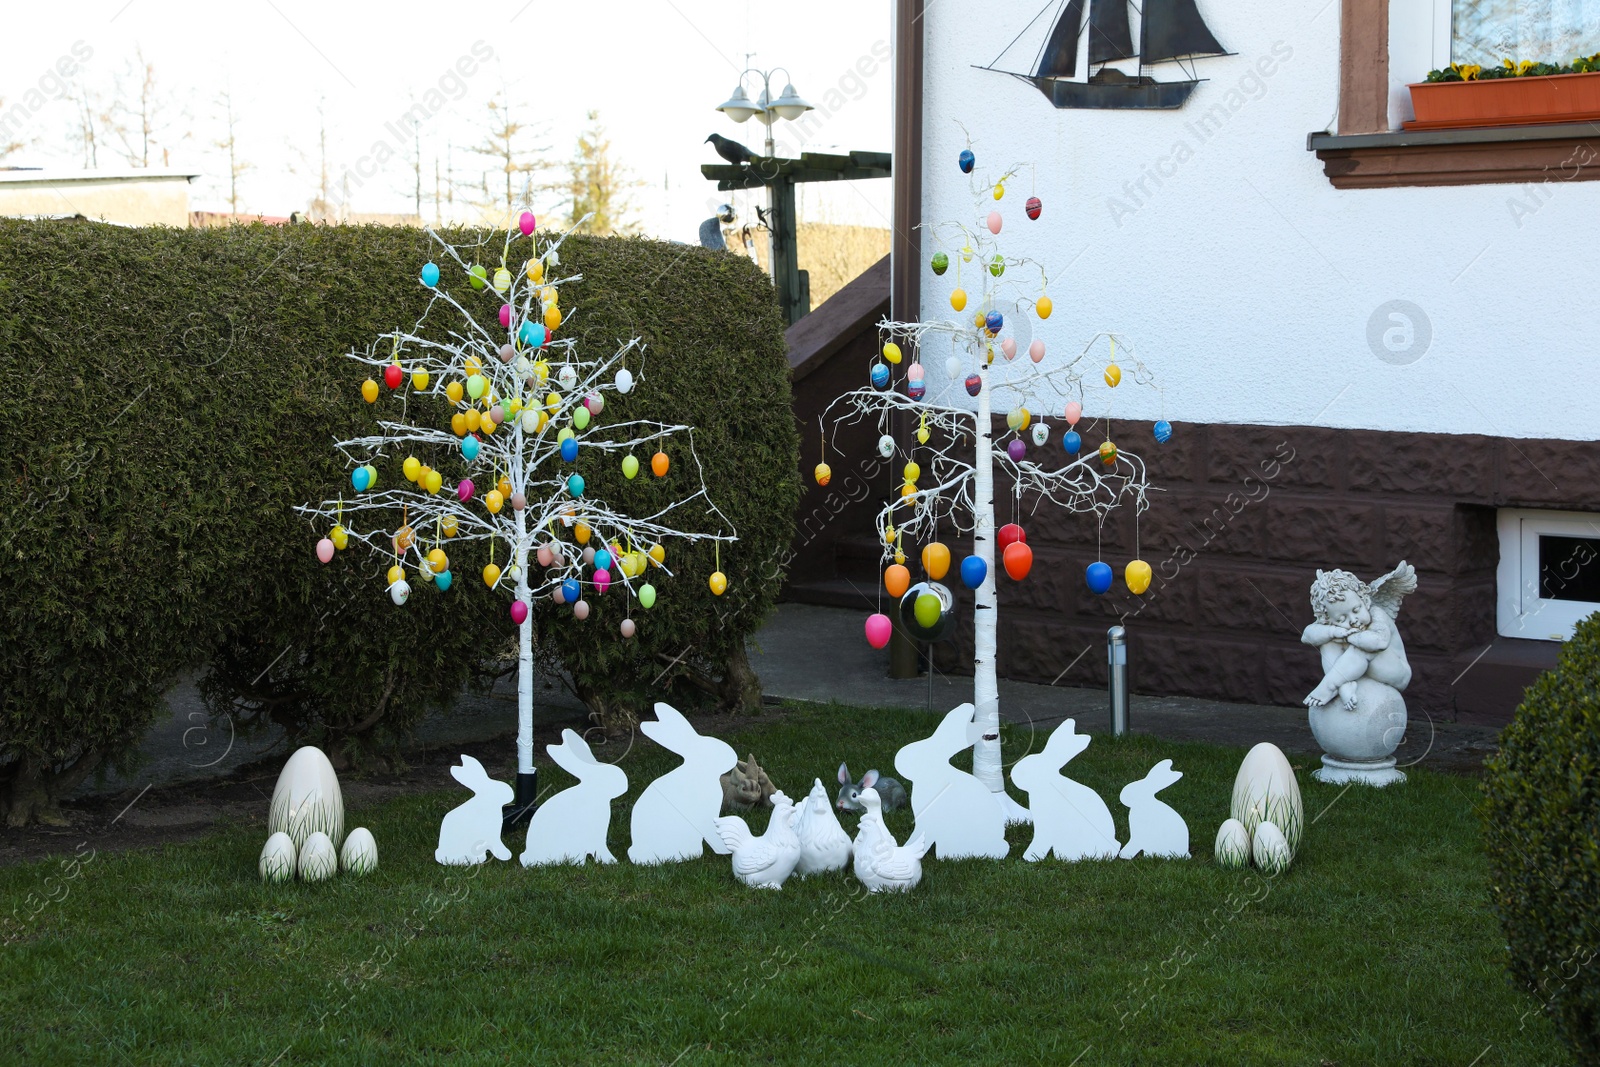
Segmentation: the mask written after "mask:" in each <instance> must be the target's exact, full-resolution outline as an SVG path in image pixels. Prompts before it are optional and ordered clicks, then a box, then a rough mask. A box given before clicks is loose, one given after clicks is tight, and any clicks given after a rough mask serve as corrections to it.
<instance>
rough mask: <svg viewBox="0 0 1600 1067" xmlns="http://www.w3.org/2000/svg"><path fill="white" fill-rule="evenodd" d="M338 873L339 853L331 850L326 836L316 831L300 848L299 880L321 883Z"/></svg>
mask: <svg viewBox="0 0 1600 1067" xmlns="http://www.w3.org/2000/svg"><path fill="white" fill-rule="evenodd" d="M338 871H339V853H337V852H335V851H334V849H333V842H332V841H330V840H328V835H327V834H325V833H323V832H322V831H321V830H318V831H317V832H316V833H314V834H312V835H311V836H310V837H308V838H306V843H305V844H303V845H301V846H300V880H301V881H302V882H323V881H326V880H328V879H329V878H332V877H333V876H334V875H335V874H337V873H338Z"/></svg>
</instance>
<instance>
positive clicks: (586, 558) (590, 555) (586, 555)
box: [583, 545, 594, 564]
mask: <svg viewBox="0 0 1600 1067" xmlns="http://www.w3.org/2000/svg"><path fill="white" fill-rule="evenodd" d="M583 562H585V563H589V564H592V563H594V546H593V545H590V546H589V547H588V548H585V549H584V550H583Z"/></svg>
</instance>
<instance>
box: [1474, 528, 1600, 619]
mask: <svg viewBox="0 0 1600 1067" xmlns="http://www.w3.org/2000/svg"><path fill="white" fill-rule="evenodd" d="M1499 527H1500V567H1499V571H1498V572H1497V575H1496V587H1497V598H1498V601H1499V606H1498V610H1497V612H1496V621H1497V624H1498V626H1497V628H1498V630H1499V633H1500V636H1502V637H1521V638H1527V639H1532V640H1535V641H1565V640H1567V639H1568V638H1569V637H1571V636H1572V630H1573V627H1575V626H1576V625H1577V624H1578V623H1579V622H1580V621H1582V620H1583V619H1585V618H1587V617H1588V616H1590V615H1592V614H1593V613H1594V612H1596V611H1600V514H1594V513H1589V512H1580V511H1529V510H1521V509H1514V508H1504V509H1501V511H1500V514H1499Z"/></svg>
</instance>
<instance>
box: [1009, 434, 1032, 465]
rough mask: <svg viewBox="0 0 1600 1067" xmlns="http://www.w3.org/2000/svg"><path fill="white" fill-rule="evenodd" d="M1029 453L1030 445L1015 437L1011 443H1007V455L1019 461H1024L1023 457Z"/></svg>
mask: <svg viewBox="0 0 1600 1067" xmlns="http://www.w3.org/2000/svg"><path fill="white" fill-rule="evenodd" d="M1027 454H1028V446H1027V445H1025V444H1023V443H1022V442H1021V441H1020V440H1018V439H1017V438H1015V437H1013V438H1012V439H1011V443H1010V444H1008V445H1006V455H1008V456H1010V457H1011V458H1012V460H1014V461H1015V462H1017V463H1021V462H1022V457H1023V456H1025V455H1027Z"/></svg>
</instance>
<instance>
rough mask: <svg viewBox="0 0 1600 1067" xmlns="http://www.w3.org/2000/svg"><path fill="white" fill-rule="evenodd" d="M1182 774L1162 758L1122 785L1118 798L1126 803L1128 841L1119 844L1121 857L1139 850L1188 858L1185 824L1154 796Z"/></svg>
mask: <svg viewBox="0 0 1600 1067" xmlns="http://www.w3.org/2000/svg"><path fill="white" fill-rule="evenodd" d="M1182 777H1183V772H1182V771H1175V770H1173V769H1172V761H1171V760H1169V759H1164V760H1162V761H1161V762H1160V763H1158V764H1156V765H1155V766H1154V767H1151V768H1150V773H1149V774H1146V775H1145V776H1144V777H1143V778H1141V779H1140V780H1139V781H1137V782H1129V783H1128V784H1127V785H1125V786H1123V787H1122V794H1121V797H1120V799H1121V800H1122V802H1123V803H1124V804H1126V805H1127V806H1128V843H1127V844H1126V845H1123V846H1122V858H1123V859H1125V860H1129V859H1132V858H1133V857H1135V856H1137V855H1138V854H1139V853H1141V852H1143V853H1144V854H1145V855H1146V856H1166V857H1169V858H1172V859H1188V858H1189V825H1188V824H1187V823H1185V822H1184V821H1183V816H1182V815H1179V814H1178V813H1177V812H1176V811H1174V810H1173V809H1172V808H1170V807H1168V806H1167V805H1166V804H1164V803H1162V802H1161V801H1159V800H1157V799H1156V794H1157V793H1159V792H1161V790H1163V789H1165V788H1167V786H1169V785H1171V784H1173V783H1174V782H1176V781H1177V780H1178V779H1180V778H1182Z"/></svg>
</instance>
